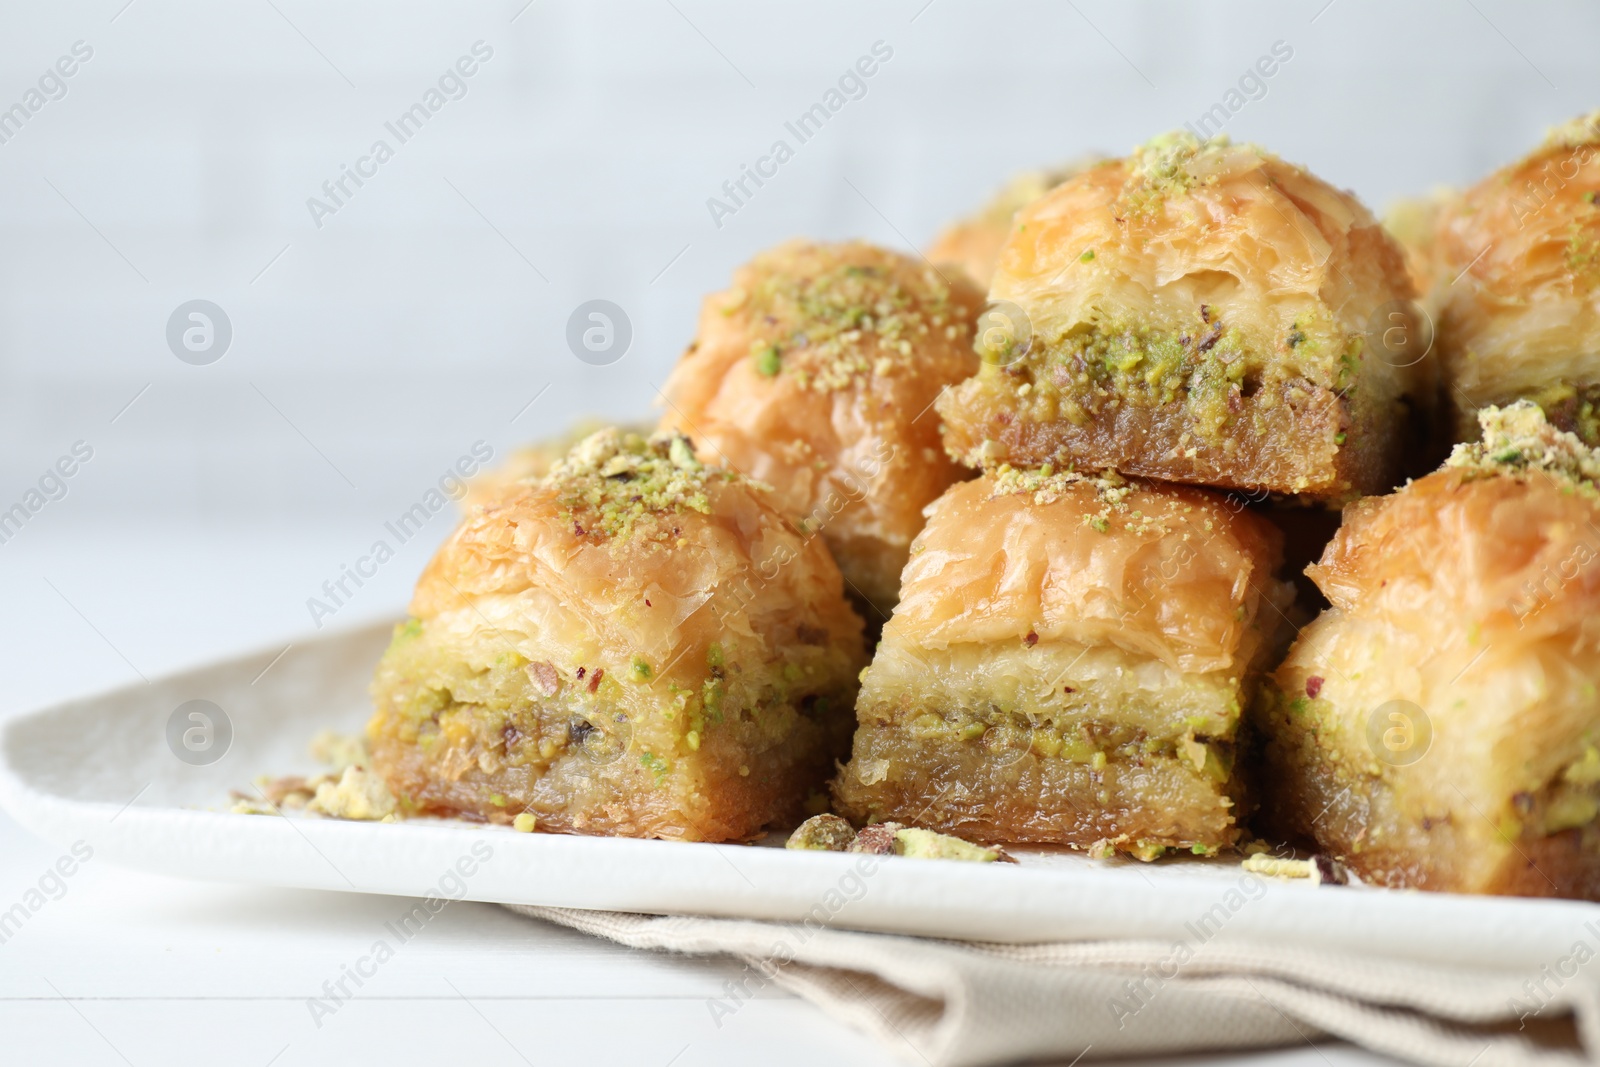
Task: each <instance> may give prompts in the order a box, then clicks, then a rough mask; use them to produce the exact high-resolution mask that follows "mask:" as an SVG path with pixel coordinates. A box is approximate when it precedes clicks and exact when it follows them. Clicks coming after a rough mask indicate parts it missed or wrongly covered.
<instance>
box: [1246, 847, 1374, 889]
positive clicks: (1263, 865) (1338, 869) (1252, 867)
mask: <svg viewBox="0 0 1600 1067" xmlns="http://www.w3.org/2000/svg"><path fill="white" fill-rule="evenodd" d="M1240 866H1241V867H1242V868H1243V869H1244V870H1246V871H1249V872H1250V873H1251V874H1261V875H1265V876H1266V877H1268V878H1283V879H1297V878H1305V879H1307V880H1308V881H1310V882H1311V884H1312V885H1346V884H1348V883H1349V881H1350V876H1349V874H1348V873H1346V871H1345V869H1344V865H1343V864H1342V863H1340V862H1339V861H1338V860H1335V859H1334V858H1333V857H1331V856H1324V855H1322V854H1321V853H1318V854H1317V855H1315V856H1312V857H1311V858H1310V859H1304V860H1296V859H1286V858H1283V857H1281V856H1273V855H1269V854H1267V853H1264V852H1262V853H1257V854H1255V855H1252V856H1246V857H1245V859H1244V862H1243V863H1242V864H1240Z"/></svg>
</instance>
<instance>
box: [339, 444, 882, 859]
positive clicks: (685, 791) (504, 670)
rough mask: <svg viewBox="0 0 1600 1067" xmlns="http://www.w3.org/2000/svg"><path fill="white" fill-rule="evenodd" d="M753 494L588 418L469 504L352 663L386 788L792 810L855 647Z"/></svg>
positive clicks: (825, 738) (421, 801) (721, 833)
mask: <svg viewBox="0 0 1600 1067" xmlns="http://www.w3.org/2000/svg"><path fill="white" fill-rule="evenodd" d="M771 497H772V493H771V491H770V490H769V489H767V488H766V487H765V486H762V485H760V484H758V483H753V482H750V481H749V480H747V479H746V478H744V477H743V476H742V475H740V474H737V473H735V472H733V471H728V470H723V469H719V468H713V467H707V466H705V465H703V464H701V463H700V462H699V461H698V460H697V459H696V458H695V456H694V450H693V446H692V444H691V443H690V442H689V441H688V440H687V439H686V438H684V437H682V436H677V435H672V434H664V435H659V436H657V437H653V438H651V439H649V440H646V439H644V438H641V437H638V436H636V435H632V434H623V433H621V432H618V431H616V430H605V431H601V432H599V433H597V434H595V435H593V436H591V437H589V438H587V439H585V440H584V441H583V442H581V443H580V444H579V445H577V447H576V448H574V449H573V450H572V452H571V453H570V454H569V455H568V456H566V457H565V458H564V459H562V460H559V461H558V462H556V463H555V464H554V466H553V467H551V469H550V470H549V472H548V473H547V474H546V475H545V476H544V477H543V478H540V479H537V480H534V481H530V482H521V483H517V484H515V485H513V486H510V487H508V488H507V490H506V491H505V492H503V493H502V494H500V495H499V496H497V497H496V498H495V499H494V500H493V501H492V502H491V503H488V504H485V505H483V506H480V507H477V508H474V509H473V510H472V511H471V513H470V514H469V515H468V517H467V518H466V520H465V521H464V522H463V523H462V525H461V526H460V528H459V529H457V530H456V532H455V533H454V534H452V535H451V537H450V539H449V540H448V541H447V542H446V543H445V545H444V546H443V547H442V548H441V549H440V550H439V552H438V554H437V555H436V556H435V557H434V559H433V560H432V562H431V563H430V564H429V565H428V567H427V569H426V570H425V571H424V573H423V575H422V578H421V579H420V581H419V582H418V584H417V588H416V593H415V595H414V596H413V598H412V602H411V619H410V620H409V621H408V622H406V623H404V624H403V625H401V626H400V627H398V628H397V630H396V632H395V636H394V641H393V643H392V644H391V645H390V647H389V650H388V651H387V652H386V653H385V655H384V657H383V660H382V662H381V663H380V664H379V665H378V669H377V675H376V677H375V678H374V680H373V685H372V695H373V700H374V704H375V711H374V714H373V717H372V720H371V723H370V724H369V726H368V740H369V744H370V746H371V752H372V766H373V768H374V769H376V770H377V771H378V772H379V773H381V774H382V775H383V777H384V779H385V780H386V781H387V783H388V785H389V788H390V790H391V791H392V792H393V793H394V794H395V796H396V797H397V798H398V800H399V803H400V805H401V807H402V809H403V810H405V811H406V812H408V813H411V814H418V813H422V814H430V813H431V814H439V815H457V816H463V817H467V818H474V819H485V820H488V821H491V822H506V823H509V822H513V821H514V820H515V819H516V818H517V817H518V816H520V815H527V816H531V817H532V819H533V822H534V825H536V826H537V828H538V829H539V830H541V831H552V832H567V833H585V834H611V835H619V836H628V837H660V838H676V839H680V840H690V841H738V840H745V839H748V838H751V837H753V836H756V835H757V834H759V833H760V832H761V830H762V828H763V827H764V826H766V825H768V824H769V823H772V822H775V821H782V820H788V819H792V818H795V817H797V816H798V815H799V814H800V811H801V808H802V806H803V804H804V803H805V802H806V800H807V798H808V797H811V796H813V795H815V794H816V793H817V791H818V790H819V789H821V788H822V787H823V784H824V783H825V781H826V779H827V777H828V775H829V773H830V771H831V769H832V766H833V763H834V760H835V759H837V758H838V757H839V756H840V755H842V754H843V751H844V749H845V748H846V747H847V746H848V744H849V736H850V729H851V725H852V722H851V715H850V708H851V705H852V701H853V699H854V696H855V693H856V689H857V684H858V682H857V676H858V674H859V672H860V670H861V667H862V665H863V664H864V662H865V655H864V653H863V650H862V640H861V620H860V618H859V617H858V616H857V615H856V614H855V613H854V611H853V610H852V609H851V608H850V606H849V605H848V604H847V603H846V602H845V599H844V594H843V582H842V580H841V578H840V576H839V570H838V568H837V567H836V566H835V565H834V563H833V560H832V559H831V558H830V557H829V556H828V552H827V549H826V548H825V547H824V546H823V544H822V542H821V541H819V540H816V539H815V538H810V539H808V538H804V537H802V536H801V535H800V534H799V533H798V532H797V531H796V530H795V529H794V526H793V524H792V522H790V521H789V519H788V518H787V517H786V516H785V515H783V514H782V513H781V512H780V511H779V510H778V509H777V507H776V506H775V505H774V503H773V501H772V499H771ZM523 822H524V824H526V822H527V820H526V819H524V820H523Z"/></svg>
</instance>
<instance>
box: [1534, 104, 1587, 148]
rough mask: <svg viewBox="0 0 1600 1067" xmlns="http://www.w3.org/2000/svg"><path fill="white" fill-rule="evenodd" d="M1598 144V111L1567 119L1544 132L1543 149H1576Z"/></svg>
mask: <svg viewBox="0 0 1600 1067" xmlns="http://www.w3.org/2000/svg"><path fill="white" fill-rule="evenodd" d="M1596 142H1600V111H1591V112H1589V113H1588V114H1587V115H1579V116H1578V117H1577V118H1574V119H1568V120H1567V121H1566V122H1563V123H1562V124H1561V125H1559V126H1552V127H1550V129H1548V130H1546V131H1545V135H1544V147H1545V148H1578V147H1580V146H1582V145H1586V144H1595V143H1596Z"/></svg>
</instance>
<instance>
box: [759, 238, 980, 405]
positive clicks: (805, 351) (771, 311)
mask: <svg viewBox="0 0 1600 1067" xmlns="http://www.w3.org/2000/svg"><path fill="white" fill-rule="evenodd" d="M752 268H753V270H754V272H755V274H756V276H757V278H758V280H757V281H756V283H755V285H754V286H753V287H752V289H751V290H750V291H749V292H748V293H742V294H741V295H742V297H743V299H741V300H740V302H739V304H738V310H740V311H742V312H744V313H745V314H746V315H747V317H748V319H749V322H750V327H751V330H752V333H753V334H754V335H755V336H754V339H753V340H752V341H751V344H750V354H751V357H752V358H753V359H754V360H755V363H756V370H757V372H758V373H760V374H762V375H764V376H766V377H768V378H775V377H777V376H778V375H779V374H790V373H792V374H796V375H799V376H800V380H801V381H802V382H803V383H804V384H805V385H806V386H807V387H809V388H811V389H815V390H817V391H819V392H830V391H833V390H838V389H845V388H849V387H850V386H851V385H853V384H855V382H856V381H857V379H859V378H861V377H865V376H869V375H880V376H881V375H884V374H888V373H892V372H894V371H895V370H896V369H898V368H900V367H903V366H910V365H912V364H913V363H914V359H913V357H914V354H915V352H916V347H915V346H916V344H917V342H918V341H919V339H921V338H923V337H927V336H931V335H933V334H934V333H935V332H936V331H939V330H944V329H945V328H946V327H948V326H950V325H952V324H953V323H954V314H955V313H954V309H953V308H952V306H951V304H950V287H949V285H948V284H947V283H946V282H945V280H944V278H942V277H941V276H940V275H939V273H938V272H937V271H935V270H933V269H932V268H931V267H929V268H926V269H924V270H923V271H922V272H921V274H920V275H918V276H916V277H915V278H914V279H906V278H905V276H904V275H897V273H896V272H895V271H894V270H893V269H891V267H890V265H889V264H888V263H884V264H876V263H867V264H855V263H842V264H837V265H834V266H831V267H828V268H826V269H823V270H821V271H817V270H814V269H812V270H807V269H806V268H805V265H804V264H801V265H800V266H799V267H796V265H795V264H794V263H793V262H791V261H790V259H789V258H788V256H787V255H786V254H783V253H778V254H774V255H771V256H765V255H764V256H759V257H757V258H756V260H755V262H754V263H753V264H752ZM902 279H905V280H904V281H903V280H902Z"/></svg>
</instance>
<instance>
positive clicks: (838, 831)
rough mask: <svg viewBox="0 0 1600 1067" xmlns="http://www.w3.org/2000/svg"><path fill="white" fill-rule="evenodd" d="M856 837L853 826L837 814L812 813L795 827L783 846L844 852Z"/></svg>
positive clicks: (817, 850)
mask: <svg viewBox="0 0 1600 1067" xmlns="http://www.w3.org/2000/svg"><path fill="white" fill-rule="evenodd" d="M855 839H856V831H855V827H853V826H851V825H850V824H849V823H848V822H846V821H845V820H844V819H841V818H840V817H839V816H837V815H814V816H812V817H811V818H809V819H807V820H806V821H805V822H803V823H801V824H800V825H799V826H797V827H795V831H794V833H792V834H790V835H789V840H788V841H786V842H785V843H784V846H783V847H784V848H796V849H805V850H809V851H813V852H844V851H846V850H848V849H849V848H850V844H851V842H853V841H854V840H855Z"/></svg>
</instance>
